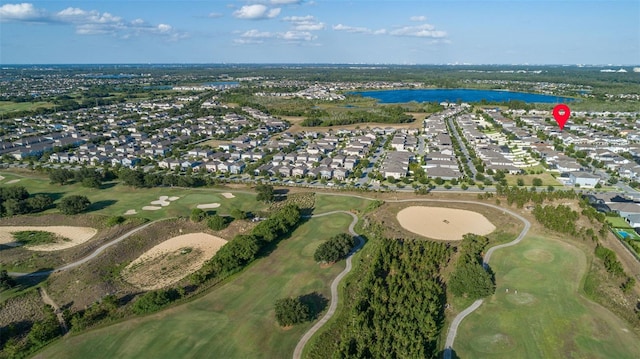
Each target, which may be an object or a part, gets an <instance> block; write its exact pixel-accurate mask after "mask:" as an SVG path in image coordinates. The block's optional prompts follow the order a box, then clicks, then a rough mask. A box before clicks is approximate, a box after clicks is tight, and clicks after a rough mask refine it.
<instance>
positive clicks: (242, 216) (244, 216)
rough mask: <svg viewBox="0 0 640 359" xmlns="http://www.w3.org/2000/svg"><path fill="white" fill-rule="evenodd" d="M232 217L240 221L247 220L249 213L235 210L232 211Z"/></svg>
mask: <svg viewBox="0 0 640 359" xmlns="http://www.w3.org/2000/svg"><path fill="white" fill-rule="evenodd" d="M231 217H233V218H235V219H238V220H242V219H247V213H246V212H245V211H243V210H241V209H238V208H234V209H232V210H231Z"/></svg>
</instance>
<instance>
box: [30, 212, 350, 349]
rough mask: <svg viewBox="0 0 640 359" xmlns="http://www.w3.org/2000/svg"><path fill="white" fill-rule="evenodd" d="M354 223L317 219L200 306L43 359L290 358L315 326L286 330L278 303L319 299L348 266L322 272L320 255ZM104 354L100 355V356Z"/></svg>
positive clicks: (76, 342) (68, 341)
mask: <svg viewBox="0 0 640 359" xmlns="http://www.w3.org/2000/svg"><path fill="white" fill-rule="evenodd" d="M350 222H351V217H350V216H348V215H346V214H341V213H338V214H334V215H330V216H326V217H320V218H313V219H310V220H309V221H307V222H306V223H304V224H303V225H301V226H300V227H299V228H298V229H297V230H296V231H295V232H294V233H293V235H292V236H291V238H288V239H285V240H283V241H282V242H281V243H280V244H279V245H278V248H276V249H275V250H274V251H273V252H272V253H271V254H270V255H269V256H268V257H266V258H262V259H259V260H258V261H257V262H256V263H254V264H253V265H252V266H250V267H249V268H248V269H246V270H245V271H244V272H242V273H240V274H239V275H237V276H236V277H234V278H232V279H231V280H229V281H228V282H226V283H225V284H223V285H221V286H219V287H217V288H214V289H213V290H212V291H211V292H210V293H208V294H206V295H205V296H203V297H200V298H198V299H196V300H194V301H192V302H189V303H186V304H183V305H180V306H177V307H173V308H170V309H168V310H165V311H163V312H160V313H157V314H154V315H150V316H146V317H143V318H135V319H131V320H128V321H125V322H122V323H119V324H116V325H112V326H109V327H105V328H101V329H97V330H93V331H89V332H87V333H85V334H82V335H78V336H72V337H67V338H64V339H62V340H59V341H57V342H55V343H53V344H52V345H51V346H50V347H48V348H46V349H45V350H44V351H42V352H41V353H39V354H38V355H37V356H36V357H38V358H89V357H96V355H98V356H99V357H103V358H288V357H291V355H292V353H293V349H294V348H295V345H296V344H297V342H298V340H299V339H300V338H301V337H302V335H303V334H304V332H306V331H307V330H308V329H309V327H310V326H311V325H312V323H311V322H308V323H305V324H301V325H297V326H294V327H292V328H289V329H283V328H281V327H279V326H278V325H277V323H276V321H275V313H274V309H273V305H274V302H275V301H276V299H279V298H283V297H288V296H292V297H295V296H299V295H304V294H309V293H312V292H318V293H320V294H322V295H323V296H325V297H326V298H327V299H329V295H330V291H329V285H330V283H331V281H332V280H333V278H335V277H336V276H337V274H338V273H339V272H340V271H342V270H343V269H344V261H342V262H340V263H338V264H335V265H333V266H332V267H329V268H321V267H320V266H319V265H318V264H316V263H315V262H314V261H313V252H314V251H315V248H317V246H318V245H320V243H322V242H323V241H324V240H327V239H328V238H329V237H331V236H333V235H335V234H337V233H342V232H346V230H347V227H348V225H349V223H350ZM97 353H99V354H97Z"/></svg>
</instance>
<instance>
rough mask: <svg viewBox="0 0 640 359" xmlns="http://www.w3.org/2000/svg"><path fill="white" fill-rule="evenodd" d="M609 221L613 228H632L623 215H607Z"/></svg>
mask: <svg viewBox="0 0 640 359" xmlns="http://www.w3.org/2000/svg"><path fill="white" fill-rule="evenodd" d="M607 222H609V224H610V225H611V227H613V228H632V227H631V226H630V225H629V223H627V221H625V220H624V218H622V217H607Z"/></svg>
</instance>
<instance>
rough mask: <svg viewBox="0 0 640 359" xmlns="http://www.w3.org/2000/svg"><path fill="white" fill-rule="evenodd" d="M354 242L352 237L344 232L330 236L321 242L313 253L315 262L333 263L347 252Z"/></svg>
mask: <svg viewBox="0 0 640 359" xmlns="http://www.w3.org/2000/svg"><path fill="white" fill-rule="evenodd" d="M354 244H355V241H354V238H353V237H352V236H351V235H349V234H346V233H341V234H338V235H336V236H334V237H331V238H330V239H329V240H328V241H326V242H324V243H322V244H321V245H320V246H319V247H318V248H317V249H316V251H315V253H314V254H313V259H314V260H315V261H316V262H323V263H333V262H337V261H338V260H340V259H341V258H344V257H346V256H347V254H349V252H350V251H351V248H353V246H354Z"/></svg>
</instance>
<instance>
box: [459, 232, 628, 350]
mask: <svg viewBox="0 0 640 359" xmlns="http://www.w3.org/2000/svg"><path fill="white" fill-rule="evenodd" d="M491 267H492V269H493V270H494V272H495V273H496V284H497V289H496V293H495V294H494V295H493V296H491V297H489V298H487V299H486V300H485V303H484V304H483V305H482V306H481V307H480V308H479V309H478V310H477V311H476V312H474V313H473V314H471V315H470V316H469V317H467V318H466V319H465V320H464V321H463V322H462V324H461V325H460V328H459V330H458V336H457V338H456V342H455V345H454V350H455V351H456V354H457V355H458V356H459V357H461V358H479V357H487V356H490V357H492V358H513V357H523V358H567V357H572V358H637V357H638V355H639V354H640V340H639V339H640V338H638V337H637V336H636V334H635V333H634V332H633V331H632V330H631V328H630V327H629V326H628V325H627V324H626V323H625V322H623V321H622V320H620V319H619V318H617V317H616V316H615V315H613V313H611V312H610V311H608V310H607V309H605V308H603V307H602V306H600V305H598V304H596V303H593V302H591V301H589V300H587V299H585V298H584V297H583V296H582V294H581V291H580V289H579V288H581V285H582V284H581V282H582V278H583V276H584V274H585V272H586V270H587V258H586V256H585V254H584V253H583V252H582V251H581V250H580V249H578V248H577V247H574V246H573V245H570V244H567V243H564V242H560V241H556V240H552V239H547V238H544V237H527V238H526V239H525V240H524V241H523V242H522V243H520V244H518V245H517V246H514V247H510V248H505V249H503V250H501V251H498V252H496V253H495V255H494V256H493V257H492V261H491Z"/></svg>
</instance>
